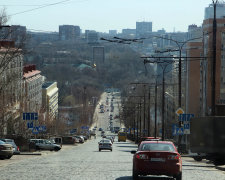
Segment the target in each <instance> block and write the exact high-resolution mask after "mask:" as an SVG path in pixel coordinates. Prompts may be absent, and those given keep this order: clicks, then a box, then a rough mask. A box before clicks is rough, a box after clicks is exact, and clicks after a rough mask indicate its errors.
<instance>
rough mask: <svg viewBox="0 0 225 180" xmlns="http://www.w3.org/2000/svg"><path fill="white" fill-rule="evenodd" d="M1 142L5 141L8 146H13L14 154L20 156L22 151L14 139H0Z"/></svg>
mask: <svg viewBox="0 0 225 180" xmlns="http://www.w3.org/2000/svg"><path fill="white" fill-rule="evenodd" d="M0 140H1V141H4V142H5V143H6V144H11V145H12V147H13V154H20V149H19V147H18V146H17V145H16V143H15V142H14V140H13V139H0Z"/></svg>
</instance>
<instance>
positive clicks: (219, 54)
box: [200, 18, 225, 115]
mask: <svg viewBox="0 0 225 180" xmlns="http://www.w3.org/2000/svg"><path fill="white" fill-rule="evenodd" d="M212 32H213V19H206V20H204V22H203V33H204V36H203V54H204V57H208V58H207V60H202V61H201V62H200V63H201V64H200V65H201V71H202V74H201V76H200V77H201V82H202V85H201V87H200V88H201V89H200V91H201V92H202V93H201V97H200V100H201V102H200V103H201V104H202V107H201V109H202V115H210V114H211V105H212V102H211V98H212V96H211V94H212V84H211V81H212V79H211V74H212V62H213V59H212V57H213V46H212V40H213V33H212ZM224 49H225V18H222V19H217V33H216V73H215V75H216V77H215V78H216V86H215V104H216V105H217V104H218V105H220V104H225V78H224V77H225V51H224Z"/></svg>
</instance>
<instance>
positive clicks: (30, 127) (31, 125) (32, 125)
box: [27, 121, 34, 129]
mask: <svg viewBox="0 0 225 180" xmlns="http://www.w3.org/2000/svg"><path fill="white" fill-rule="evenodd" d="M33 127H34V123H33V121H32V122H28V123H27V128H28V129H33Z"/></svg>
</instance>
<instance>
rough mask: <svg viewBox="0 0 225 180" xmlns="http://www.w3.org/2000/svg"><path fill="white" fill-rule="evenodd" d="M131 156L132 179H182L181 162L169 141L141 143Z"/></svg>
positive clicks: (179, 156)
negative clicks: (140, 176) (148, 177)
mask: <svg viewBox="0 0 225 180" xmlns="http://www.w3.org/2000/svg"><path fill="white" fill-rule="evenodd" d="M131 153H132V154H134V156H133V179H138V176H139V175H144V176H145V175H166V176H172V177H174V178H175V179H176V180H181V179H182V160H181V155H180V154H179V153H178V151H177V149H176V147H175V146H174V144H173V143H172V142H170V141H142V142H141V144H140V146H139V147H138V150H137V151H131Z"/></svg>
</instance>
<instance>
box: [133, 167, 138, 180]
mask: <svg viewBox="0 0 225 180" xmlns="http://www.w3.org/2000/svg"><path fill="white" fill-rule="evenodd" d="M132 177H133V180H138V173H137V172H136V171H135V170H134V169H133V171H132Z"/></svg>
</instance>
